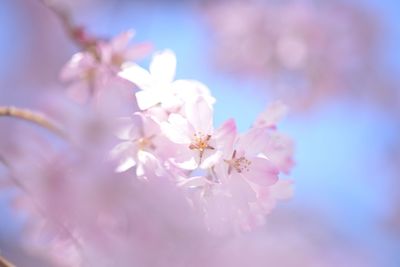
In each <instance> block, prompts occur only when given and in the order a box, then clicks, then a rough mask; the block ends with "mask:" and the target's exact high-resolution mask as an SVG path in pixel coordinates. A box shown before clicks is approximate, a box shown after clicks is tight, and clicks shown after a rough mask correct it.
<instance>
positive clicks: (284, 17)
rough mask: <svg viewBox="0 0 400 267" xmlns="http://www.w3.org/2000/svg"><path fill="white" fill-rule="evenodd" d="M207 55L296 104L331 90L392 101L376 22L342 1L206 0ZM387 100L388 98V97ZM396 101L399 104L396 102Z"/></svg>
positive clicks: (301, 105)
mask: <svg viewBox="0 0 400 267" xmlns="http://www.w3.org/2000/svg"><path fill="white" fill-rule="evenodd" d="M204 10H205V14H206V18H207V21H208V22H209V25H210V26H211V27H210V29H211V30H212V31H213V33H214V34H213V38H214V40H215V42H216V43H215V45H214V46H212V47H213V50H212V51H211V53H212V58H213V59H215V60H214V63H215V65H216V66H217V68H218V69H219V70H223V71H225V72H229V73H232V74H235V75H236V76H237V75H242V76H245V77H251V78H256V79H258V80H261V81H262V82H265V87H263V88H266V89H268V92H269V93H270V94H271V95H273V96H274V97H277V98H279V99H284V101H285V102H286V103H289V104H290V105H291V106H294V107H296V108H303V109H304V108H307V107H310V106H313V105H315V104H317V103H319V102H320V101H324V100H327V99H328V98H329V97H336V96H341V97H343V96H344V97H349V96H350V97H352V98H354V99H355V98H357V100H358V99H361V97H360V96H363V97H364V96H365V97H366V98H367V100H369V99H372V100H374V101H375V102H378V104H381V103H380V102H381V101H382V100H384V101H385V102H386V106H392V105H393V104H395V105H397V104H398V103H397V101H395V100H390V99H394V98H395V96H396V94H397V93H396V90H394V88H393V87H395V84H397V82H396V80H397V79H395V77H390V75H388V74H387V73H384V71H382V70H383V69H387V68H388V67H387V66H385V65H384V64H383V59H382V57H381V56H380V51H379V49H380V45H381V44H380V41H381V40H383V39H384V38H383V36H382V34H380V27H381V25H380V22H379V21H378V19H377V16H376V15H375V14H374V13H373V11H372V10H369V9H368V8H366V7H362V6H361V5H354V4H353V3H348V2H346V1H324V2H318V3H317V2H316V1H311V0H306V1H297V0H290V1H254V0H250V1H241V0H236V1H210V2H209V3H208V4H207V5H206V8H205V9H204ZM389 103H390V104H389ZM396 103H397V104H396Z"/></svg>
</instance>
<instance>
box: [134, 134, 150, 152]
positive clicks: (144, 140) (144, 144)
mask: <svg viewBox="0 0 400 267" xmlns="http://www.w3.org/2000/svg"><path fill="white" fill-rule="evenodd" d="M152 139H153V137H152V136H151V137H141V138H139V139H136V140H135V141H136V143H137V144H138V147H139V149H140V150H149V149H150V150H152V149H155V146H154V144H153V142H152Z"/></svg>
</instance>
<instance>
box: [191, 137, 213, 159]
mask: <svg viewBox="0 0 400 267" xmlns="http://www.w3.org/2000/svg"><path fill="white" fill-rule="evenodd" d="M210 139H211V135H209V134H208V135H206V136H204V135H203V134H202V133H200V132H199V133H197V134H196V133H195V134H194V140H193V142H192V143H191V144H190V145H189V149H191V150H198V151H199V153H200V162H201V160H202V158H203V155H204V152H205V151H206V150H207V149H211V150H214V149H215V148H214V147H212V146H210V145H209V144H208V142H209V141H210Z"/></svg>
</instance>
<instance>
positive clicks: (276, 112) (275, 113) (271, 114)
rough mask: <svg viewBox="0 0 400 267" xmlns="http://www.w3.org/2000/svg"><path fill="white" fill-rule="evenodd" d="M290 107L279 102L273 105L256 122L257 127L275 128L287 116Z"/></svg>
mask: <svg viewBox="0 0 400 267" xmlns="http://www.w3.org/2000/svg"><path fill="white" fill-rule="evenodd" d="M287 112H288V107H287V106H286V105H284V104H282V102H280V101H277V102H275V103H272V104H271V105H270V106H268V107H267V109H266V110H265V111H264V112H262V113H261V114H260V115H259V116H258V118H257V119H256V121H255V122H254V126H255V127H275V126H276V124H277V123H278V122H279V121H280V120H281V119H282V118H283V117H285V116H286V114H287Z"/></svg>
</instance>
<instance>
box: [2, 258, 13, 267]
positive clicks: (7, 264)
mask: <svg viewBox="0 0 400 267" xmlns="http://www.w3.org/2000/svg"><path fill="white" fill-rule="evenodd" d="M0 267H15V265H14V264H12V263H10V262H9V261H7V260H6V259H5V258H3V257H2V256H0Z"/></svg>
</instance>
